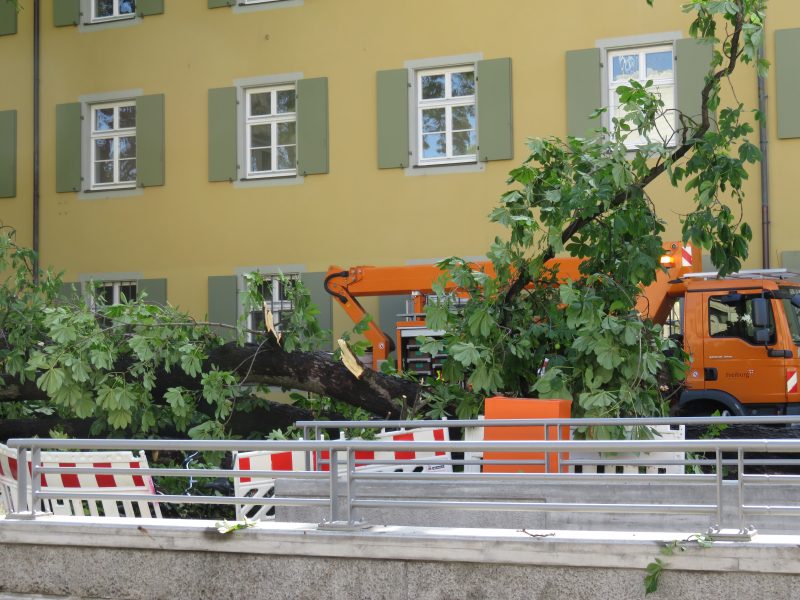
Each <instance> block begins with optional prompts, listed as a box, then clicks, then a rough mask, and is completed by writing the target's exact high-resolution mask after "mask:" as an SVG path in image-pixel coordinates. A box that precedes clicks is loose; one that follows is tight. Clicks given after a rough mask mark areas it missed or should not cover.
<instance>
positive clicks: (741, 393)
mask: <svg viewBox="0 0 800 600" xmlns="http://www.w3.org/2000/svg"><path fill="white" fill-rule="evenodd" d="M760 297H761V294H760V292H759V293H735V292H734V293H731V292H729V291H723V292H706V293H704V294H703V298H704V313H705V314H704V317H705V319H704V321H705V327H706V335H705V340H704V344H703V373H702V376H703V378H704V383H705V389H707V390H721V391H724V392H727V393H728V394H730V395H731V396H733V397H735V398H736V399H737V400H738V401H739V402H741V403H742V404H744V405H745V410H746V414H747V413H749V412H750V411H748V410H747V405H753V404H783V403H785V402H786V380H785V377H786V372H785V366H786V365H785V358H783V357H782V356H769V353H768V351H767V346H769V347H774V346H775V344H776V343H777V338H778V336H777V328H776V325H775V316H774V312H773V308H772V306H771V304H770V306H769V330H770V339H769V342H768V343H767V346H765V344H764V342H758V341H756V335H755V326H754V325H753V300H754V299H755V298H760Z"/></svg>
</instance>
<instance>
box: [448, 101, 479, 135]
mask: <svg viewBox="0 0 800 600" xmlns="http://www.w3.org/2000/svg"><path fill="white" fill-rule="evenodd" d="M453 129H475V105H474V104H470V105H469V106H454V107H453Z"/></svg>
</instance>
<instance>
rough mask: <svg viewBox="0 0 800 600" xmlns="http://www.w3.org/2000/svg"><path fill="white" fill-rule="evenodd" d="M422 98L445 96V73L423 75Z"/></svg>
mask: <svg viewBox="0 0 800 600" xmlns="http://www.w3.org/2000/svg"><path fill="white" fill-rule="evenodd" d="M421 91H422V99H423V100H427V99H429V98H444V74H442V75H423V76H422V90H421Z"/></svg>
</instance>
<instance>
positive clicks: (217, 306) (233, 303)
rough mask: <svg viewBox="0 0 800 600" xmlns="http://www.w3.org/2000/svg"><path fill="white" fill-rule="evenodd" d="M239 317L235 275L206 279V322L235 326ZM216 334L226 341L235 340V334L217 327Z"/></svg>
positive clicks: (215, 276)
mask: <svg viewBox="0 0 800 600" xmlns="http://www.w3.org/2000/svg"><path fill="white" fill-rule="evenodd" d="M238 316H239V294H238V287H237V284H236V275H213V276H211V277H209V278H208V320H209V321H210V322H211V323H224V324H226V325H236V322H237V319H238ZM214 329H215V331H216V333H217V334H219V335H220V336H222V337H223V338H225V339H226V340H233V339H236V332H235V331H233V330H231V329H228V328H222V327H217V328H214Z"/></svg>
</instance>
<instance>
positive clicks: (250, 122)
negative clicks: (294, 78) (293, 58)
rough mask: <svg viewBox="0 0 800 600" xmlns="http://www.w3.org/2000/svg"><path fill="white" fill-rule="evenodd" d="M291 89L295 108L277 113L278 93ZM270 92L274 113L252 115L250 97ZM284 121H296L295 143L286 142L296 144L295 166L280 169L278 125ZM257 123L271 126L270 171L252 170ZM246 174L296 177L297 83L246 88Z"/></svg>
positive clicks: (247, 175)
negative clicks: (254, 129) (252, 141)
mask: <svg viewBox="0 0 800 600" xmlns="http://www.w3.org/2000/svg"><path fill="white" fill-rule="evenodd" d="M288 90H291V91H292V92H294V93H295V110H294V112H291V113H275V112H274V110H275V108H276V107H277V102H276V99H277V93H278V92H281V91H288ZM262 93H269V94H270V106H271V108H272V110H273V114H270V115H251V114H250V110H251V102H250V98H251V96H252V95H254V94H262ZM284 123H294V127H295V137H294V144H284V145H283V147H285V146H294V149H295V163H294V168H291V169H278V168H277V167H278V148H279V147H280V145H279V144H278V127H279V125H281V124H284ZM256 125H269V126H270V128H271V145H270V148H271V151H272V152H271V154H272V159H271V164H270V167H271V168H270V170H268V171H254V170H252V164H251V157H250V152H251V149H252V143H251V130H252V127H253V126H256ZM243 160H244V165H245V166H244V174H245V178H246V179H268V178H274V177H296V176H297V85H296V84H295V83H294V82H292V83H283V84H279V85H265V86H258V87H248V88H245V89H244V156H243Z"/></svg>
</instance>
